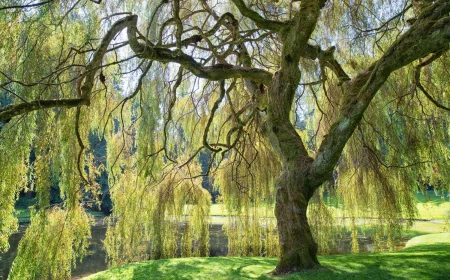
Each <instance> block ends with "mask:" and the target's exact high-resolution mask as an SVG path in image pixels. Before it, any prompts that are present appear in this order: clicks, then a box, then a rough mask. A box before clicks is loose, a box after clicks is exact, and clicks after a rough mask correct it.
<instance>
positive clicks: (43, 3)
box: [0, 0, 53, 11]
mask: <svg viewBox="0 0 450 280" xmlns="http://www.w3.org/2000/svg"><path fill="white" fill-rule="evenodd" d="M51 2H53V0H48V1H43V2H40V3H35V4H28V5H14V6H6V7H0V11H1V10H10V9H26V8H32V7H39V6H43V5H45V4H48V3H51Z"/></svg>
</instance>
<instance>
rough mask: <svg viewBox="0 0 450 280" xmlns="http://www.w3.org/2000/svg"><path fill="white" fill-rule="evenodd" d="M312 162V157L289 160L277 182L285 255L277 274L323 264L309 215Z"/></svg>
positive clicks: (277, 204) (278, 206)
mask: <svg viewBox="0 0 450 280" xmlns="http://www.w3.org/2000/svg"><path fill="white" fill-rule="evenodd" d="M310 163H311V161H310V160H306V161H304V160H301V161H297V162H289V163H286V164H285V165H284V168H283V171H282V174H281V176H280V178H279V180H278V182H277V197H276V206H275V216H276V218H277V225H278V232H279V239H280V249H281V250H280V252H281V255H280V259H279V261H278V264H277V267H276V269H275V271H274V273H275V274H287V273H292V272H295V271H300V270H305V269H313V268H318V267H320V264H319V261H318V260H317V243H316V242H315V241H314V239H313V236H312V233H311V229H310V227H309V224H308V219H307V214H306V211H307V207H308V200H309V198H308V189H309V188H308V185H307V182H305V178H307V170H308V169H309V168H308V167H309V165H310Z"/></svg>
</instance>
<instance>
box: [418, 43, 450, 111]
mask: <svg viewBox="0 0 450 280" xmlns="http://www.w3.org/2000/svg"><path fill="white" fill-rule="evenodd" d="M443 53H444V51H440V52H438V53H435V54H433V55H432V56H431V57H429V58H428V59H427V60H425V61H423V62H422V63H420V64H419V65H417V66H416V68H415V69H414V83H415V85H416V87H417V88H418V89H420V91H421V92H422V93H423V94H424V95H425V97H426V98H427V99H428V100H430V102H431V103H433V104H434V105H435V106H436V107H438V108H440V109H443V110H446V111H450V108H449V107H446V106H444V105H442V104H441V103H439V102H438V101H437V100H436V99H434V98H433V96H431V94H430V93H429V92H428V91H427V90H426V89H425V88H424V87H423V85H422V83H421V82H420V74H421V71H422V68H423V67H425V66H427V65H429V64H430V63H432V62H433V61H435V60H436V59H438V58H439V57H440V56H441V55H442V54H443Z"/></svg>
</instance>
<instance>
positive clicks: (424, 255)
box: [90, 244, 450, 280]
mask: <svg viewBox="0 0 450 280" xmlns="http://www.w3.org/2000/svg"><path fill="white" fill-rule="evenodd" d="M319 260H320V261H321V263H322V265H323V266H325V269H319V270H314V271H307V272H300V273H295V274H291V275H287V276H284V277H272V276H269V275H268V273H269V272H270V271H272V270H273V269H274V268H275V265H276V261H277V260H276V259H274V258H259V257H258V258H223V257H220V258H186V259H168V260H159V261H150V262H141V263H134V264H129V265H125V266H122V267H116V268H113V269H111V270H108V271H105V272H104V273H101V274H99V275H98V276H96V277H93V278H90V279H96V280H99V279H132V280H142V279H213V280H221V279H230V280H231V279H283V280H284V279H286V280H290V279H292V280H294V279H345V280H347V279H394V280H396V279H449V276H450V266H449V265H448V264H449V263H450V244H435V245H426V246H415V247H411V248H408V249H405V250H403V251H399V252H393V253H378V254H354V255H330V256H321V257H320V258H319Z"/></svg>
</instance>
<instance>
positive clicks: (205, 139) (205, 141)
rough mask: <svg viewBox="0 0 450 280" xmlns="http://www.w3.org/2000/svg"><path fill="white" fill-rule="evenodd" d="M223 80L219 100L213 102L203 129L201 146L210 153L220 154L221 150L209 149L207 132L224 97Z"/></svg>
mask: <svg viewBox="0 0 450 280" xmlns="http://www.w3.org/2000/svg"><path fill="white" fill-rule="evenodd" d="M225 92H226V91H225V80H222V81H220V96H219V98H218V99H217V100H216V102H214V105H213V107H212V109H211V114H210V115H209V119H208V122H207V123H206V127H205V131H204V132H203V145H204V146H205V147H206V148H208V150H210V151H212V152H216V153H217V152H220V151H222V149H221V148H218V149H216V148H213V147H211V145H209V144H208V132H209V127H210V126H211V124H212V121H213V119H214V115H215V113H216V111H217V109H219V105H220V103H221V102H222V100H223V98H224V97H225Z"/></svg>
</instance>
